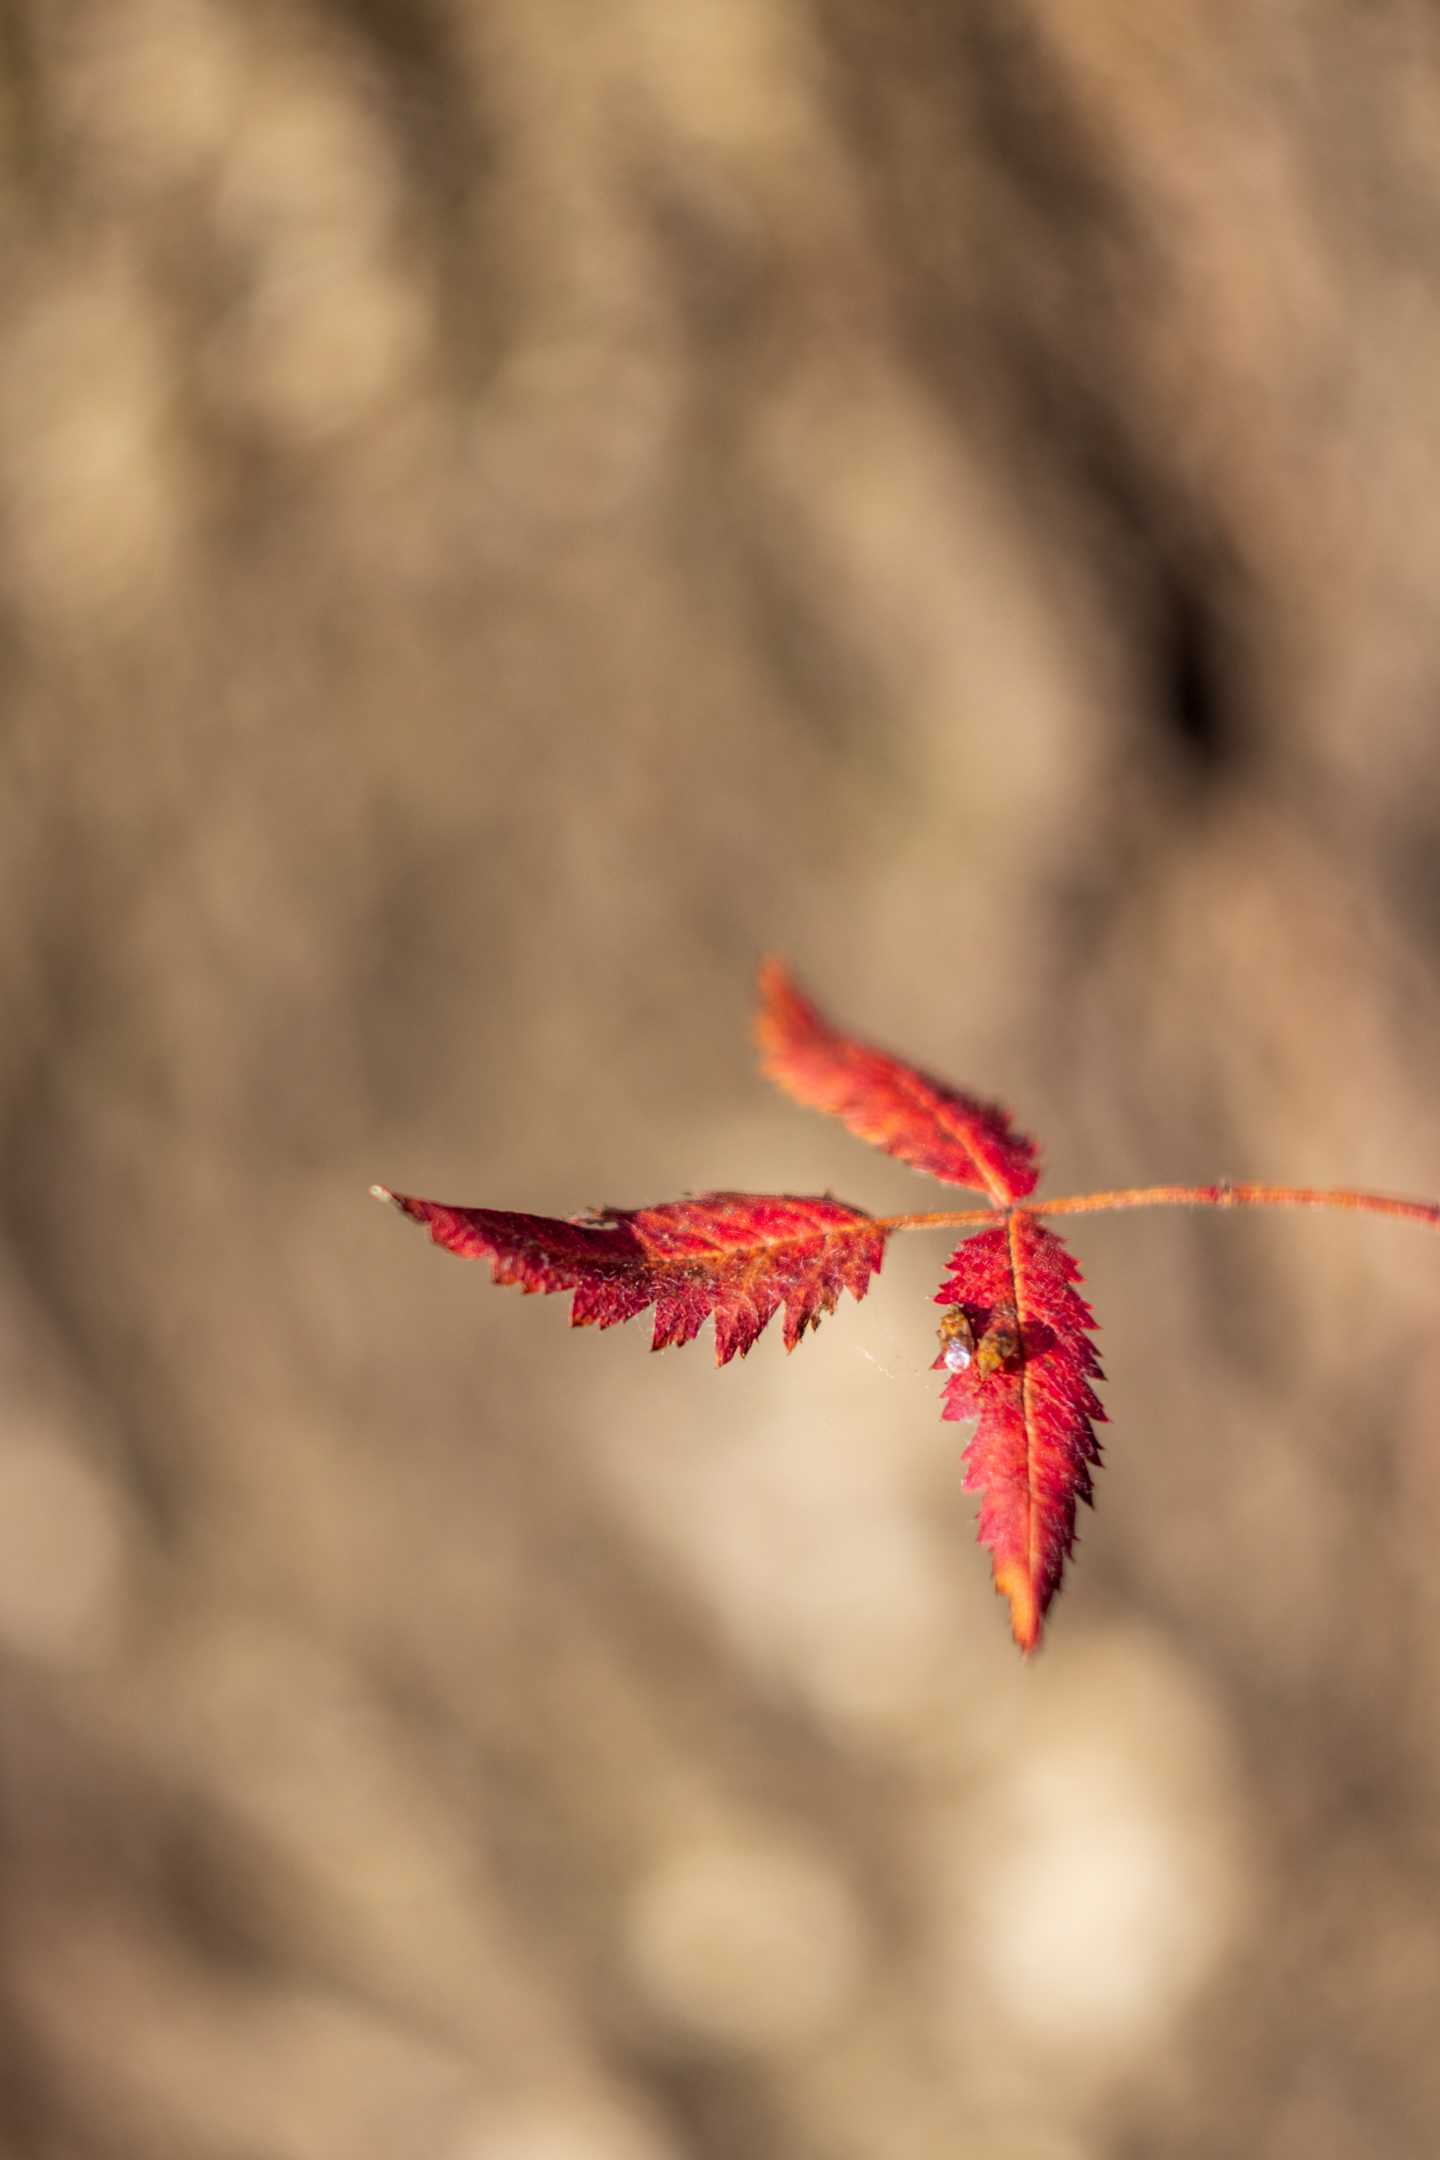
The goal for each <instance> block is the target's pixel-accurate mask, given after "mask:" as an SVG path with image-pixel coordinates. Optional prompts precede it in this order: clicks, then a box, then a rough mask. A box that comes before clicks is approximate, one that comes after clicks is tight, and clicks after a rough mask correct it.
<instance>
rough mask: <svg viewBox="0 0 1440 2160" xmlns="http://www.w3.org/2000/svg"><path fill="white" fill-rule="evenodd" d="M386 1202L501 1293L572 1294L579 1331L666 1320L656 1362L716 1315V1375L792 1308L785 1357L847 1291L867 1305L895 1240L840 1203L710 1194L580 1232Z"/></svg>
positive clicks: (584, 1225)
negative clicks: (477, 1267) (481, 1263)
mask: <svg viewBox="0 0 1440 2160" xmlns="http://www.w3.org/2000/svg"><path fill="white" fill-rule="evenodd" d="M376 1191H377V1193H379V1194H380V1196H381V1197H382V1198H384V1199H387V1200H392V1201H393V1202H394V1204H395V1205H396V1207H398V1208H400V1209H401V1210H402V1212H403V1213H404V1214H406V1215H408V1216H410V1217H411V1219H412V1220H413V1221H415V1222H418V1223H424V1224H425V1225H426V1227H427V1228H428V1229H429V1232H430V1235H431V1237H432V1238H433V1239H434V1240H435V1243H436V1244H437V1245H443V1246H444V1247H445V1249H446V1251H447V1252H453V1253H458V1254H459V1255H460V1257H461V1258H462V1259H465V1260H488V1261H489V1262H490V1271H491V1274H492V1276H493V1278H494V1280H495V1281H496V1282H498V1283H518V1284H519V1286H520V1288H521V1289H522V1290H524V1291H526V1292H528V1293H533V1292H535V1291H556V1290H571V1291H573V1292H574V1299H573V1302H572V1304H571V1307H570V1324H571V1326H572V1327H602V1328H607V1327H615V1326H616V1325H618V1323H619V1322H620V1321H622V1320H633V1319H634V1318H635V1317H636V1315H637V1314H639V1313H642V1312H645V1311H646V1310H647V1309H648V1308H649V1307H650V1306H651V1305H653V1306H654V1308H655V1333H654V1340H653V1341H652V1343H651V1346H650V1347H651V1348H652V1350H665V1349H668V1348H669V1347H670V1346H671V1345H672V1344H676V1343H686V1342H689V1341H690V1340H691V1339H692V1337H694V1336H695V1335H697V1334H698V1333H699V1332H700V1329H701V1328H702V1327H703V1325H704V1323H705V1322H706V1320H708V1319H709V1318H710V1317H711V1316H712V1314H713V1316H714V1320H715V1362H716V1363H717V1364H718V1365H727V1364H728V1363H729V1362H730V1359H731V1358H732V1357H734V1356H736V1355H737V1353H738V1354H739V1356H741V1357H744V1355H745V1353H746V1352H747V1351H748V1350H749V1348H750V1346H751V1344H752V1343H753V1342H754V1341H755V1340H756V1338H757V1336H758V1335H759V1334H760V1332H761V1330H762V1329H763V1328H764V1327H765V1326H766V1325H767V1323H768V1322H769V1321H770V1320H771V1319H772V1318H773V1317H774V1315H775V1314H776V1313H777V1312H778V1311H780V1309H781V1308H782V1307H783V1308H784V1313H785V1329H784V1332H785V1347H786V1349H787V1350H793V1349H794V1347H795V1345H796V1343H797V1342H798V1341H799V1340H800V1337H801V1336H802V1335H803V1334H804V1332H805V1330H806V1328H807V1327H812V1328H813V1327H818V1326H819V1325H820V1319H821V1315H822V1314H824V1313H828V1312H833V1311H834V1310H835V1307H836V1305H837V1303H838V1302H839V1298H840V1292H841V1291H842V1290H848V1291H849V1292H850V1294H851V1296H852V1297H855V1298H862V1297H864V1295H865V1292H866V1291H867V1290H868V1289H869V1287H870V1278H871V1276H872V1275H878V1274H879V1272H880V1265H881V1262H882V1261H883V1259H884V1257H885V1240H886V1237H887V1235H888V1233H887V1232H886V1231H885V1230H884V1229H883V1228H882V1227H880V1225H878V1224H877V1223H876V1222H874V1220H873V1219H872V1218H871V1217H870V1216H869V1215H866V1214H865V1213H864V1212H863V1210H861V1209H860V1208H852V1207H847V1206H846V1205H845V1203H844V1202H843V1201H841V1200H832V1199H830V1198H829V1197H828V1196H827V1197H825V1198H823V1199H821V1198H815V1199H809V1198H798V1197H796V1196H794V1195H792V1194H789V1193H785V1194H775V1193H733V1192H717V1193H701V1194H699V1195H698V1196H697V1197H696V1198H694V1199H692V1200H671V1201H666V1202H665V1203H663V1204H662V1205H661V1206H659V1207H650V1208H633V1209H632V1208H605V1209H603V1210H601V1211H600V1212H599V1213H597V1214H595V1215H593V1216H590V1217H588V1218H585V1219H583V1220H579V1221H573V1222H570V1221H566V1220H564V1219H563V1218H561V1217H558V1216H551V1215H513V1214H508V1213H506V1212H505V1211H504V1210H502V1209H499V1208H467V1207H446V1206H443V1205H442V1204H441V1203H440V1202H439V1201H435V1200H416V1199H412V1198H410V1197H409V1196H408V1195H406V1194H404V1193H391V1192H386V1191H385V1189H384V1188H383V1187H381V1186H377V1187H376Z"/></svg>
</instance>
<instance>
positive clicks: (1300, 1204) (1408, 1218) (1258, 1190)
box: [876, 1178, 1440, 1230]
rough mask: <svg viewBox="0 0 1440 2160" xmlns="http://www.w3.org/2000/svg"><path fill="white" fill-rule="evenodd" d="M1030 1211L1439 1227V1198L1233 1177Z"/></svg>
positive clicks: (920, 1220)
mask: <svg viewBox="0 0 1440 2160" xmlns="http://www.w3.org/2000/svg"><path fill="white" fill-rule="evenodd" d="M1021 1204H1022V1205H1023V1207H1024V1209H1025V1212H1026V1213H1027V1214H1030V1215H1100V1214H1110V1213H1113V1212H1114V1211H1116V1210H1118V1209H1120V1208H1141V1207H1213V1208H1233V1207H1294V1208H1333V1209H1340V1210H1343V1211H1347V1212H1349V1213H1351V1214H1359V1215H1389V1216H1395V1217H1398V1218H1399V1219H1400V1220H1401V1221H1402V1222H1414V1223H1422V1224H1424V1225H1425V1227H1426V1228H1427V1229H1431V1230H1434V1229H1440V1201H1435V1200H1401V1199H1398V1198H1396V1197H1395V1196H1394V1195H1393V1194H1390V1193H1366V1192H1352V1191H1349V1190H1348V1189H1346V1188H1344V1187H1338V1188H1335V1189H1332V1190H1330V1191H1321V1190H1319V1189H1317V1188H1316V1187H1315V1186H1313V1185H1238V1184H1233V1183H1232V1182H1231V1181H1230V1180H1229V1179H1228V1178H1226V1179H1222V1181H1221V1182H1220V1183H1219V1184H1218V1185H1131V1186H1127V1187H1126V1188H1125V1189H1124V1190H1123V1191H1120V1192H1096V1193H1071V1194H1068V1195H1066V1196H1065V1197H1064V1198H1062V1199H1059V1200H1026V1201H1024V1202H1023V1203H1021ZM1012 1212H1013V1211H1012V1210H1011V1209H1009V1208H995V1207H984V1208H965V1209H962V1210H959V1211H958V1212H955V1213H947V1214H938V1215H884V1216H881V1217H880V1218H879V1220H878V1221H877V1223H876V1228H877V1229H879V1230H949V1229H961V1228H966V1227H968V1226H969V1225H971V1224H972V1223H993V1222H994V1221H995V1220H996V1219H997V1216H998V1217H1004V1216H1007V1215H1009V1214H1010V1213H1012Z"/></svg>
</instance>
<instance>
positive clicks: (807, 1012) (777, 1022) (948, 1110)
mask: <svg viewBox="0 0 1440 2160" xmlns="http://www.w3.org/2000/svg"><path fill="white" fill-rule="evenodd" d="M759 987H760V1005H759V1010H758V1011H757V1013H756V1016H755V1039H756V1041H757V1043H758V1044H759V1046H760V1051H761V1067H762V1070H763V1071H764V1072H765V1073H766V1074H767V1075H768V1077H769V1078H770V1079H772V1080H773V1081H774V1082H775V1083H776V1085H777V1086H778V1087H781V1088H783V1089H784V1091H785V1093H786V1094H787V1095H790V1096H792V1097H793V1098H794V1099H795V1101H796V1102H800V1103H804V1104H805V1105H806V1106H807V1107H808V1108H810V1109H812V1110H824V1111H827V1112H828V1113H829V1115H830V1116H832V1117H838V1118H839V1119H840V1120H841V1122H842V1123H843V1124H844V1125H846V1126H847V1127H848V1129H849V1130H850V1131H851V1132H853V1133H854V1134H856V1136H857V1137H858V1138H859V1139H861V1140H868V1141H869V1142H870V1143H871V1145H872V1146H874V1147H878V1148H883V1149H884V1150H885V1153H886V1154H887V1155H895V1156H898V1157H899V1159H900V1160H901V1161H902V1162H907V1163H910V1164H911V1165H912V1166H913V1167H914V1168H915V1169H917V1170H924V1171H928V1172H929V1174H930V1176H931V1177H937V1178H943V1179H944V1180H945V1181H946V1183H948V1184H952V1185H969V1186H972V1187H974V1189H975V1190H976V1191H978V1192H983V1193H988V1194H989V1196H990V1198H991V1199H992V1200H993V1201H995V1202H996V1203H997V1204H998V1205H1000V1206H1006V1205H1008V1204H1009V1203H1010V1202H1012V1201H1015V1200H1023V1199H1024V1198H1025V1196H1026V1194H1027V1193H1030V1192H1033V1191H1034V1189H1035V1182H1036V1179H1037V1177H1038V1175H1039V1168H1038V1155H1037V1151H1036V1147H1035V1143H1034V1141H1033V1140H1029V1139H1027V1138H1026V1137H1025V1135H1024V1134H1023V1133H1017V1132H1016V1131H1015V1130H1014V1128H1013V1127H1012V1125H1011V1123H1010V1117H1009V1113H1008V1112H1007V1111H1005V1110H1002V1109H1001V1108H1000V1107H999V1105H998V1104H996V1103H987V1102H981V1101H980V1100H979V1099H978V1098H977V1097H975V1096H972V1095H965V1094H962V1093H961V1092H960V1090H959V1089H957V1088H952V1087H950V1086H948V1085H947V1084H946V1083H945V1082H944V1081H942V1080H934V1079H932V1078H931V1077H930V1076H929V1074H927V1073H923V1072H921V1071H919V1070H918V1069H917V1068H916V1067H915V1066H913V1065H907V1064H906V1063H905V1062H904V1060H903V1059H901V1058H897V1057H892V1056H891V1055H890V1054H889V1052H888V1051H885V1050H876V1049H873V1048H871V1047H870V1045H869V1044H866V1043H862V1042H858V1041H856V1040H855V1039H854V1038H853V1037H851V1036H849V1035H844V1034H842V1033H841V1032H840V1031H839V1030H838V1029H837V1028H834V1027H832V1026H831V1024H830V1022H829V1021H828V1020H826V1019H825V1017H824V1016H823V1014H822V1013H821V1012H820V1010H819V1008H818V1007H817V1006H815V1005H813V1004H812V1003H811V1002H810V1000H809V999H808V998H807V997H806V996H805V995H804V994H803V993H802V992H801V991H800V990H799V989H797V987H796V985H795V984H794V983H793V982H792V981H791V979H790V977H789V975H788V974H787V973H786V971H785V969H784V967H783V966H782V965H781V963H780V962H779V961H778V960H774V959H767V960H765V961H764V962H763V963H762V965H761V968H760V976H759Z"/></svg>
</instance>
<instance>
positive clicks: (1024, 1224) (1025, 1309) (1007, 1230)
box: [935, 1209, 1105, 1651]
mask: <svg viewBox="0 0 1440 2160" xmlns="http://www.w3.org/2000/svg"><path fill="white" fill-rule="evenodd" d="M948 1266H949V1270H950V1274H949V1280H948V1281H947V1282H946V1283H945V1284H944V1285H943V1286H942V1288H941V1289H940V1291H939V1293H938V1295H937V1297H936V1300H935V1302H936V1304H937V1305H944V1306H946V1307H948V1308H949V1311H948V1312H947V1315H946V1319H945V1321H944V1322H943V1323H942V1326H941V1338H942V1345H943V1344H945V1343H946V1340H947V1338H948V1340H949V1345H950V1347H948V1348H946V1347H942V1350H941V1354H940V1356H939V1357H938V1358H937V1359H936V1361H935V1362H936V1365H937V1366H946V1365H947V1364H948V1365H949V1366H950V1367H951V1368H952V1372H951V1378H950V1381H949V1383H948V1385H947V1387H946V1389H945V1408H944V1410H943V1412H942V1413H941V1414H942V1416H944V1417H947V1418H955V1419H960V1418H978V1419H979V1424H978V1426H977V1427H976V1431H975V1437H974V1438H973V1439H972V1440H971V1442H970V1444H969V1446H968V1447H967V1448H966V1450H965V1485H966V1489H967V1490H968V1491H970V1492H978V1493H980V1494H981V1496H982V1497H981V1502H980V1531H979V1535H980V1542H981V1544H982V1545H985V1546H988V1547H989V1549H990V1552H991V1553H992V1554H993V1556H994V1571H995V1587H996V1589H997V1590H998V1591H1000V1592H1001V1593H1002V1595H1004V1596H1005V1597H1007V1598H1008V1599H1009V1601H1010V1621H1011V1626H1012V1627H1013V1628H1014V1631H1015V1640H1016V1642H1017V1643H1019V1645H1020V1647H1021V1649H1022V1650H1027V1651H1028V1650H1033V1649H1035V1648H1036V1646H1037V1644H1038V1643H1039V1641H1040V1634H1041V1629H1042V1627H1043V1625H1044V1620H1045V1614H1046V1612H1047V1610H1048V1609H1049V1606H1050V1603H1051V1600H1052V1599H1053V1598H1054V1596H1055V1593H1056V1591H1057V1590H1058V1589H1059V1587H1060V1581H1061V1577H1062V1576H1063V1574H1064V1572H1065V1562H1066V1560H1067V1559H1068V1558H1069V1556H1070V1553H1071V1550H1072V1548H1073V1546H1074V1543H1075V1505H1076V1502H1077V1501H1079V1500H1086V1501H1089V1500H1091V1499H1092V1490H1091V1483H1090V1467H1091V1465H1092V1464H1098V1463H1099V1461H1100V1445H1099V1442H1098V1441H1097V1439H1096V1437H1095V1423H1096V1421H1103V1419H1104V1416H1105V1412H1104V1410H1103V1409H1102V1408H1101V1406H1100V1403H1099V1402H1098V1400H1097V1399H1096V1395H1095V1391H1094V1389H1093V1388H1092V1387H1091V1385H1090V1382H1091V1381H1092V1380H1097V1379H1100V1378H1102V1377H1103V1375H1102V1374H1101V1371H1100V1367H1099V1364H1098V1363H1097V1361H1096V1357H1095V1349H1094V1344H1093V1343H1092V1341H1091V1338H1090V1333H1089V1331H1090V1329H1091V1328H1093V1326H1094V1324H1095V1316H1094V1314H1093V1313H1092V1312H1091V1310H1090V1307H1089V1306H1088V1305H1087V1304H1086V1303H1085V1300H1084V1299H1083V1298H1082V1297H1080V1296H1078V1295H1077V1293H1076V1290H1075V1288H1074V1285H1075V1284H1076V1283H1078V1282H1079V1281H1080V1271H1079V1269H1078V1268H1077V1267H1076V1265H1075V1262H1074V1261H1073V1260H1072V1259H1071V1257H1070V1253H1069V1250H1068V1248H1067V1247H1066V1245H1065V1244H1064V1242H1063V1240H1062V1239H1060V1238H1058V1237H1057V1236H1056V1235H1055V1233H1054V1232H1053V1231H1052V1230H1047V1229H1046V1228H1045V1226H1044V1224H1043V1223H1041V1222H1039V1221H1038V1220H1037V1219H1036V1217H1035V1216H1033V1215H1031V1214H1028V1213H1027V1212H1026V1211H1025V1210H1024V1209H1019V1210H1017V1211H1016V1213H1015V1214H1013V1215H1011V1216H1010V1217H1009V1219H1008V1220H1007V1221H1006V1222H1005V1223H1003V1224H1001V1225H998V1226H997V1227H996V1228H995V1229H993V1230H982V1231H980V1232H979V1233H978V1235H977V1236H975V1237H971V1238H967V1239H966V1240H965V1242H964V1243H963V1244H962V1245H960V1246H959V1247H958V1248H957V1250H956V1251H955V1252H953V1253H952V1254H951V1256H950V1259H949V1262H948ZM956 1367H958V1368H959V1369H958V1370H957V1369H954V1368H956Z"/></svg>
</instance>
